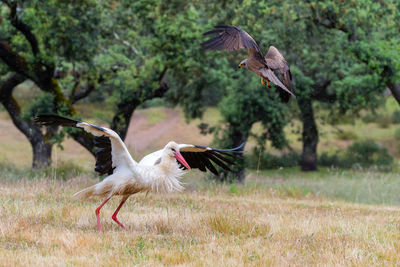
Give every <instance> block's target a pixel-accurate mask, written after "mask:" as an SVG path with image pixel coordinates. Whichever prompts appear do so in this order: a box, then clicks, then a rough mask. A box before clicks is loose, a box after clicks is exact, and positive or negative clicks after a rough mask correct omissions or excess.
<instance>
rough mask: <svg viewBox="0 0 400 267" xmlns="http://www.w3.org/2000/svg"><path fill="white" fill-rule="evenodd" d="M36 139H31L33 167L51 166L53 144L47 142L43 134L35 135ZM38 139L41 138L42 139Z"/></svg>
mask: <svg viewBox="0 0 400 267" xmlns="http://www.w3.org/2000/svg"><path fill="white" fill-rule="evenodd" d="M34 139H35V141H31V140H29V141H30V142H31V146H32V151H33V160H32V168H33V169H41V168H45V167H48V166H50V164H51V149H52V147H53V146H52V145H51V144H49V143H46V142H45V141H44V139H43V136H35V137H34ZM38 139H41V140H40V141H39V140H38Z"/></svg>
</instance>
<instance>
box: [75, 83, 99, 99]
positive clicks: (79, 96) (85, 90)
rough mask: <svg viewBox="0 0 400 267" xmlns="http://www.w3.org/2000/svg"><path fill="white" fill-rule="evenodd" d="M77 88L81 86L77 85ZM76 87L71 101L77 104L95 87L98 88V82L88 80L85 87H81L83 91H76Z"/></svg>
mask: <svg viewBox="0 0 400 267" xmlns="http://www.w3.org/2000/svg"><path fill="white" fill-rule="evenodd" d="M75 88H76V89H78V88H79V86H76V87H75ZM76 89H75V90H73V94H71V96H70V101H71V103H72V104H75V103H76V102H78V101H79V100H81V99H82V98H85V97H87V96H88V95H89V94H90V93H91V92H92V91H93V90H94V89H96V83H95V82H93V81H88V82H86V85H85V86H84V87H81V89H82V90H81V91H79V92H76Z"/></svg>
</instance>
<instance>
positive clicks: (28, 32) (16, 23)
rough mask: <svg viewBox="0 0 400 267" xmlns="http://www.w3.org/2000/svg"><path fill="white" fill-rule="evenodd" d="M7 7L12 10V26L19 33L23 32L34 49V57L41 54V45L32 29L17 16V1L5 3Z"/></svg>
mask: <svg viewBox="0 0 400 267" xmlns="http://www.w3.org/2000/svg"><path fill="white" fill-rule="evenodd" d="M4 2H5V3H6V4H7V6H8V7H9V8H10V21H11V24H12V25H13V26H14V27H15V28H16V29H17V30H18V31H19V32H21V33H22V34H23V35H24V36H25V38H26V40H27V41H28V42H29V44H30V45H31V48H32V52H33V54H34V55H37V54H38V53H39V44H38V41H37V38H36V36H35V35H34V34H33V33H32V31H31V29H30V28H29V27H28V25H26V24H25V23H23V22H22V21H20V20H19V18H18V14H17V2H16V1H12V2H10V1H4Z"/></svg>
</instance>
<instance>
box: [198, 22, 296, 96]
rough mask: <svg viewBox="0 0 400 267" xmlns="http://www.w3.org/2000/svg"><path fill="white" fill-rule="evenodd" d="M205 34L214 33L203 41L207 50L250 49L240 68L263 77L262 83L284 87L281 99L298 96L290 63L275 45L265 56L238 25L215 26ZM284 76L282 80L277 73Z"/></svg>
mask: <svg viewBox="0 0 400 267" xmlns="http://www.w3.org/2000/svg"><path fill="white" fill-rule="evenodd" d="M203 35H214V36H213V37H212V38H211V39H209V40H207V41H205V42H203V43H201V46H203V47H204V48H205V49H207V50H228V51H233V50H239V49H242V48H244V49H249V56H248V58H247V59H244V60H243V61H242V62H240V64H239V68H246V69H248V70H251V71H253V72H255V73H256V74H257V75H259V76H260V77H261V83H262V85H266V84H267V86H268V87H270V85H269V82H272V83H274V84H275V85H277V86H279V87H280V88H282V89H283V90H284V91H280V96H281V99H282V100H283V101H284V102H288V101H289V98H290V96H291V95H292V96H293V97H296V96H295V95H294V92H292V86H291V80H292V74H291V73H290V69H289V65H288V64H287V62H286V60H285V58H284V57H283V55H282V54H281V52H279V50H278V49H277V48H276V47H275V46H270V47H269V50H268V52H267V54H266V55H265V56H263V54H262V53H261V51H260V48H259V47H258V45H257V43H256V41H254V39H253V38H252V37H251V36H250V35H249V34H248V33H247V32H246V31H244V30H242V29H240V28H239V27H236V26H215V27H214V30H211V31H208V32H206V33H204V34H203ZM275 72H276V73H278V74H279V75H280V76H282V81H280V80H279V78H278V77H277V76H276V75H275Z"/></svg>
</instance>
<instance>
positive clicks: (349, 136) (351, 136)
mask: <svg viewBox="0 0 400 267" xmlns="http://www.w3.org/2000/svg"><path fill="white" fill-rule="evenodd" d="M336 136H337V138H338V139H340V140H355V139H357V138H358V136H357V134H356V133H354V132H352V131H340V132H338V133H337V134H336Z"/></svg>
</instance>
